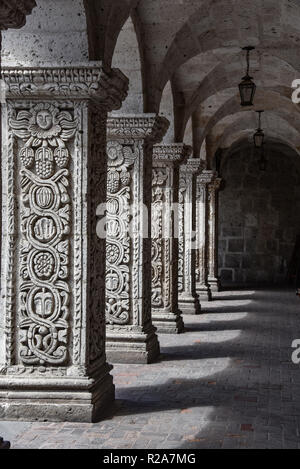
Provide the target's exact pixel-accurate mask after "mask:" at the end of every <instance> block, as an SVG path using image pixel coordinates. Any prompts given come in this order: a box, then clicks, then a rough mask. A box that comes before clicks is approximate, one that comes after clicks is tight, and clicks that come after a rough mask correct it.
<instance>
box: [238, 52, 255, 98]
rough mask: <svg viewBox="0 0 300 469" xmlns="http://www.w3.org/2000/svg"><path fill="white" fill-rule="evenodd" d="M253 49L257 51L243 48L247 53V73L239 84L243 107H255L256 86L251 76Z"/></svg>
mask: <svg viewBox="0 0 300 469" xmlns="http://www.w3.org/2000/svg"><path fill="white" fill-rule="evenodd" d="M253 49H255V47H252V46H248V47H244V48H243V50H246V51H247V72H246V75H245V76H244V78H242V82H241V83H240V84H239V89H240V95H241V106H253V100H254V95H255V91H256V85H255V83H254V82H253V81H252V80H253V78H252V77H250V76H249V69H250V51H251V50H253Z"/></svg>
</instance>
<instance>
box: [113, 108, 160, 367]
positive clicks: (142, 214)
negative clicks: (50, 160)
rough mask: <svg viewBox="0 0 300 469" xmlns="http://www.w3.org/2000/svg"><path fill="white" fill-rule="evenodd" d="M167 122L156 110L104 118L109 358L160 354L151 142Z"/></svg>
mask: <svg viewBox="0 0 300 469" xmlns="http://www.w3.org/2000/svg"><path fill="white" fill-rule="evenodd" d="M167 127H168V121H167V120H166V119H164V118H162V117H159V116H157V115H155V114H142V115H132V116H125V115H123V116H114V117H111V118H109V119H108V124H107V131H108V144H107V153H108V165H109V168H108V197H107V266H106V298H107V301H106V322H107V327H106V337H107V346H106V351H107V356H108V358H109V360H111V361H113V362H119V363H150V362H152V361H154V360H155V359H156V358H157V357H158V355H159V353H160V352H159V343H158V339H157V336H156V334H155V331H156V329H155V327H154V326H153V324H152V320H151V183H152V177H151V174H152V154H153V144H155V143H157V142H159V141H160V140H161V139H162V137H163V135H164V134H165V132H166V130H167Z"/></svg>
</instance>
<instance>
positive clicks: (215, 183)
mask: <svg viewBox="0 0 300 469" xmlns="http://www.w3.org/2000/svg"><path fill="white" fill-rule="evenodd" d="M221 183H222V179H221V178H218V177H217V178H215V179H213V180H212V181H211V183H209V185H208V189H209V191H218V190H219V189H220V186H221Z"/></svg>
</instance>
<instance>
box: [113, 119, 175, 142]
mask: <svg viewBox="0 0 300 469" xmlns="http://www.w3.org/2000/svg"><path fill="white" fill-rule="evenodd" d="M169 125H170V123H169V121H168V119H166V118H165V117H161V116H159V115H157V114H132V115H129V114H128V115H114V116H111V117H109V118H108V119H107V138H108V140H120V139H125V140H128V139H130V140H146V139H147V141H148V143H150V144H152V145H154V144H156V143H159V142H160V141H161V140H162V138H163V136H164V135H165V133H166V132H167V130H168V127H169Z"/></svg>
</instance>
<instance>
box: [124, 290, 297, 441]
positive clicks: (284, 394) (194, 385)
mask: <svg viewBox="0 0 300 469" xmlns="http://www.w3.org/2000/svg"><path fill="white" fill-rule="evenodd" d="M227 298H228V297H226V300H227ZM230 298H232V300H233V301H235V300H236V299H237V297H236V296H235V295H232V296H231V295H230ZM239 299H240V298H239ZM245 299H248V300H249V299H251V300H252V302H251V303H249V304H248V305H246V306H245V307H243V308H242V309H241V306H239V307H237V308H236V310H235V309H234V308H232V306H230V305H229V306H228V308H226V306H224V305H221V304H220V306H219V307H218V306H216V307H214V308H210V309H209V310H207V315H210V314H215V313H222V314H226V312H227V313H232V311H234V312H240V313H247V314H245V316H244V317H243V318H241V319H238V320H231V319H229V321H226V320H224V321H223V320H222V321H211V322H209V323H207V322H206V323H205V322H203V324H201V322H200V323H189V324H188V325H187V331H188V334H189V335H190V336H195V343H194V344H193V343H192V345H191V342H190V343H189V344H188V345H178V342H180V339H179V338H178V339H177V343H176V344H175V345H174V346H167V347H165V346H164V345H162V347H161V350H162V357H161V360H162V362H163V363H164V364H166V365H170V366H171V365H172V366H173V369H172V370H173V371H174V377H173V378H169V379H167V381H166V382H165V383H164V384H158V383H155V380H154V382H153V383H150V384H141V385H140V386H139V385H137V386H129V387H124V388H122V387H119V388H117V397H118V400H117V401H116V407H115V414H117V415H131V416H132V419H133V420H134V418H135V417H134V416H135V415H138V414H144V413H147V412H151V413H155V412H171V414H172V412H174V411H176V412H177V413H176V415H178V417H176V418H178V425H179V426H180V425H181V423H182V422H183V421H187V422H189V424H190V425H191V428H199V425H198V424H199V422H200V421H201V419H203V412H204V409H210V414H209V418H208V419H207V422H206V425H204V427H205V428H204V429H203V430H201V431H200V432H198V433H197V432H195V431H194V433H193V432H191V433H193V437H191V439H190V440H187V441H185V442H184V443H183V442H182V443H180V444H178V446H177V447H180V448H184V449H188V448H207V447H214V448H218V447H221V445H222V447H224V438H228V442H227V443H226V444H227V446H228V447H243V446H245V445H247V447H251V446H252V447H265V448H275V447H276V448H278V447H282V445H285V446H284V447H293V448H297V447H298V444H299V443H298V440H299V438H298V433H297V432H298V428H299V425H300V374H299V373H298V372H299V369H298V368H297V367H296V366H295V365H294V364H293V363H292V361H291V353H292V349H291V342H292V340H293V339H294V338H296V337H300V322H299V321H296V322H295V314H297V310H295V308H296V307H297V305H298V303H297V301H299V300H298V299H295V298H294V297H293V292H292V291H284V292H282V291H278V290H271V291H268V292H263V291H259V292H255V293H254V294H253V295H250V296H247V295H245ZM232 300H231V301H232ZM218 301H219V302H220V303H221V302H223V301H224V297H223V296H220V297H219V298H217V299H216V303H217V302H218ZM248 313H250V314H248ZM299 313H300V302H299ZM203 316H205V315H203ZM190 318H191V317H190ZM198 319H199V316H198ZM192 320H194V319H193V318H192ZM235 330H237V331H238V336H237V337H236V338H230V337H229V338H228V340H227V338H226V333H227V332H231V331H235ZM216 331H218V332H220V331H224V334H225V335H224V337H223V338H222V340H221V341H214V338H213V337H209V336H208V335H207V334H206V335H205V334H204V333H205V332H212V333H213V332H216ZM201 333H202V338H201ZM204 335H205V337H204ZM197 339H198V340H197ZM202 339H203V340H202ZM161 340H162V342H163V341H164V338H163V337H161ZM216 359H221V360H223V361H224V364H225V365H226V366H225V365H224V366H225V368H224V369H223V370H222V371H219V372H216V373H214V370H215V369H216V367H215V366H214V363H215V360H216ZM196 360H198V361H199V367H202V366H203V367H204V368H203V371H204V374H205V376H204V377H203V378H197V379H193V378H192V377H191V378H189V379H186V378H181V377H180V376H178V373H177V372H176V370H178V369H180V368H177V367H176V362H178V366H179V367H182V366H183V367H185V366H186V367H187V368H186V372H187V373H189V374H193V372H194V370H193V368H191V367H188V364H187V365H184V364H183V365H179V363H180V362H182V361H187V362H188V363H191V361H193V362H194V361H196ZM226 360H227V361H226ZM151 366H152V365H150V367H149V373H151V372H152V369H151ZM153 366H155V367H156V368H155V370H157V369H158V367H159V365H153ZM172 370H171V371H172ZM169 373H170V372H169ZM178 410H180V413H179V414H178ZM174 416H175V413H174ZM186 417H188V420H185V419H186ZM174 418H175V417H174ZM197 422H198V423H197ZM197 425H198V426H197ZM208 440H209V441H208ZM208 444H209V445H210V446H207V445H208Z"/></svg>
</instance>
